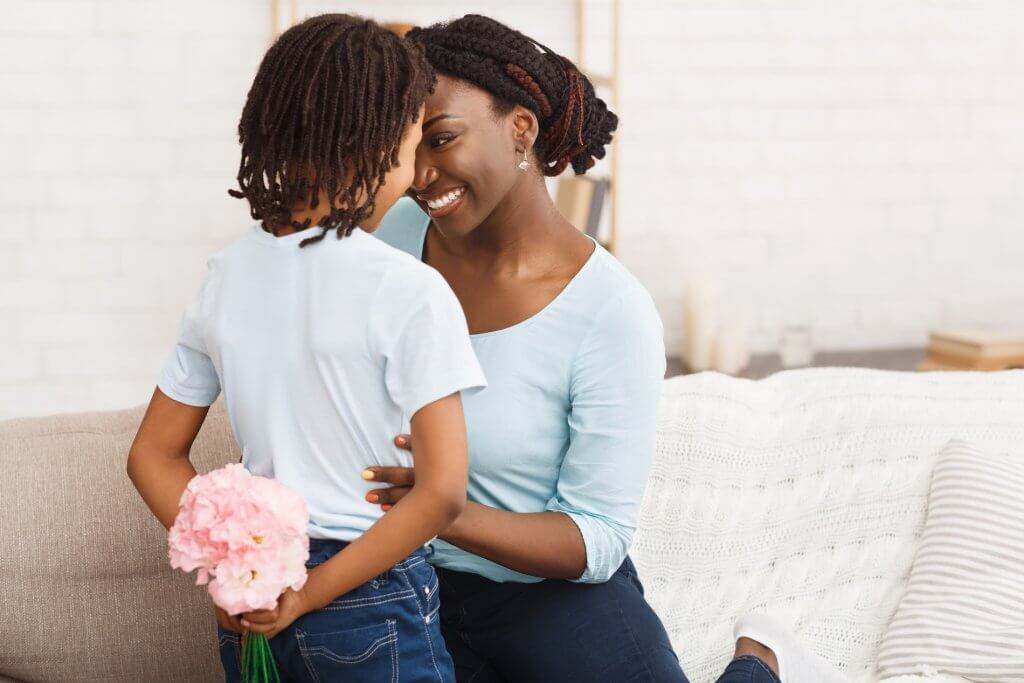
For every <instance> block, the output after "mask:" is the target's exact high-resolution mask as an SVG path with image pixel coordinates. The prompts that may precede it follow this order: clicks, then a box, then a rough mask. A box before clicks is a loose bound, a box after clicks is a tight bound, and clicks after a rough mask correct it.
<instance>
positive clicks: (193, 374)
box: [157, 260, 221, 407]
mask: <svg viewBox="0 0 1024 683" xmlns="http://www.w3.org/2000/svg"><path fill="white" fill-rule="evenodd" d="M215 269H216V267H215V263H214V261H213V260H211V261H210V262H209V266H208V269H207V273H206V277H205V278H204V280H203V284H202V286H201V287H200V288H199V293H198V294H197V295H196V297H195V298H194V299H193V300H192V302H191V303H189V305H188V307H187V308H186V309H185V313H184V315H183V316H182V317H181V322H180V324H179V325H178V338H177V342H176V343H175V345H174V349H173V350H172V351H171V353H170V356H168V358H167V361H166V362H165V363H164V368H163V371H162V372H161V373H160V379H159V381H158V382H157V387H159V389H160V391H162V392H163V393H164V394H166V395H167V396H170V397H171V398H173V399H174V400H175V401H178V402H179V403H184V404H186V405H190V406H197V407H202V406H209V405H212V404H213V402H214V401H216V400H217V397H218V396H219V395H220V390H221V385H220V378H219V377H218V375H217V368H216V367H215V366H214V363H213V360H212V359H211V358H210V355H209V352H208V350H207V347H206V340H205V336H204V333H203V330H204V324H203V321H204V317H203V313H204V310H205V309H207V308H208V306H207V305H205V298H206V297H207V296H209V293H210V290H211V283H212V280H213V279H214V276H215V272H214V271H215Z"/></svg>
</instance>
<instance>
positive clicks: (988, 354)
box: [928, 329, 1024, 360]
mask: <svg viewBox="0 0 1024 683" xmlns="http://www.w3.org/2000/svg"><path fill="white" fill-rule="evenodd" d="M928 350H929V351H934V352H936V353H940V354H942V355H944V356H950V357H959V358H966V359H974V358H999V359H1004V360H1005V359H1007V358H1017V357H1024V337H1015V336H1011V335H1006V334H999V333H997V332H989V331H987V330H977V329H954V330H936V331H933V332H931V333H929V335H928Z"/></svg>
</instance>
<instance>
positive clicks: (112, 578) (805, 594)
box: [0, 368, 1024, 683]
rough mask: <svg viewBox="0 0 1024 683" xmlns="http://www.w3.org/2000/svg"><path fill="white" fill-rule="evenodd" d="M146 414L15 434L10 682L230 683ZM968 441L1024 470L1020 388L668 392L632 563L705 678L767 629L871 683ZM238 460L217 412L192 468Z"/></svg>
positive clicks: (845, 380)
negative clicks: (157, 513) (153, 467)
mask: <svg viewBox="0 0 1024 683" xmlns="http://www.w3.org/2000/svg"><path fill="white" fill-rule="evenodd" d="M144 409H145V408H144V406H138V407H134V408H129V409H126V410H119V411H109V412H93V413H81V414H64V415H52V416H46V417H33V418H20V419H14V420H7V421H5V422H0V463H2V464H3V467H4V471H5V476H4V477H2V478H0V544H2V545H0V615H2V621H0V624H2V631H0V633H2V637H0V681H6V682H11V681H40V682H42V681H71V680H74V681H147V682H159V681H197V682H201V681H217V680H221V679H222V674H221V671H220V665H219V662H218V657H217V647H216V635H215V622H214V619H213V610H212V607H211V604H210V601H209V598H208V597H207V596H206V595H205V592H204V591H203V590H202V589H200V588H197V587H195V586H194V585H193V579H191V578H190V577H188V576H186V575H184V574H183V573H181V572H177V571H172V570H171V569H170V567H169V565H168V562H167V551H166V533H165V531H164V529H163V527H162V526H160V524H159V523H158V522H157V521H156V519H155V518H153V517H152V515H151V514H150V512H149V510H148V508H146V506H145V504H144V503H143V502H142V500H141V499H140V498H139V496H138V494H137V493H136V491H135V489H134V488H133V486H132V484H131V482H130V481H129V480H128V478H127V476H126V475H125V457H126V454H127V452H128V448H129V446H130V444H131V441H132V438H133V437H134V435H135V431H136V429H137V428H138V424H139V422H140V420H141V417H142V414H143V412H144ZM951 438H962V439H967V440H970V441H971V442H973V443H977V444H979V445H983V446H986V447H988V448H990V449H992V450H996V451H999V452H1013V453H1015V454H1016V456H1020V455H1021V454H1022V453H1024V448H1022V446H1024V370H1007V371H1002V372H995V373H979V372H947V373H902V372H889V371H880V370H867V369H857V368H809V369H801V370H790V371H785V372H781V373H777V374H775V375H772V376H771V377H768V378H766V379H762V380H757V381H755V380H746V379H738V378H733V377H728V376H725V375H721V374H718V373H713V372H705V373H700V374H697V375H689V376H684V377H678V378H673V379H669V380H666V382H665V385H664V391H663V397H662V401H661V405H660V415H659V422H658V441H657V453H656V456H655V462H654V466H653V469H652V472H651V477H650V481H649V484H648V489H647V492H646V495H645V498H644V503H643V507H642V512H641V519H640V525H639V529H638V531H637V534H636V538H635V542H634V546H633V549H632V555H633V558H634V560H635V561H636V564H637V566H638V569H639V572H640V576H641V578H642V580H643V581H644V584H645V587H646V589H647V595H648V598H649V600H650V601H651V603H652V605H653V606H654V608H655V609H656V610H657V611H658V613H659V614H660V615H661V617H662V619H663V620H664V622H665V625H666V627H667V629H668V631H669V633H670V635H671V637H672V641H673V644H674V646H675V648H676V650H677V652H678V653H679V656H680V660H681V661H682V663H683V665H684V668H685V670H686V672H687V674H688V676H689V677H690V679H691V680H692V681H695V682H696V683H705V682H710V681H713V680H714V679H715V677H716V676H717V674H718V673H720V672H721V670H722V669H723V668H724V666H725V664H726V663H727V661H728V659H729V657H730V655H731V653H732V647H733V643H732V632H731V627H732V623H733V621H734V620H735V619H736V617H738V616H739V615H741V614H744V613H748V612H763V613H767V614H771V615H773V616H775V617H776V618H777V619H779V620H781V621H783V622H784V623H785V624H786V625H788V626H789V627H790V628H791V629H792V630H793V631H794V632H795V633H796V634H797V635H798V637H799V638H800V639H801V640H802V641H803V642H804V643H805V644H807V645H808V646H809V647H810V648H811V649H813V650H814V651H816V652H818V653H819V654H820V655H822V656H823V657H825V658H826V659H827V660H829V661H831V662H833V663H834V664H835V665H836V666H837V668H839V669H840V670H841V671H843V672H845V673H846V674H847V675H848V676H849V677H850V679H851V680H853V681H870V680H874V679H875V671H874V658H875V655H876V653H877V651H878V648H879V645H880V642H881V640H882V638H883V635H884V633H885V629H886V626H887V623H888V621H889V619H890V618H891V617H892V614H893V613H894V611H895V609H896V606H897V603H898V601H899V599H900V596H901V594H902V589H903V587H904V585H905V583H906V580H907V576H908V574H909V571H910V566H911V563H912V560H913V557H914V549H915V545H916V542H917V539H918V536H919V535H920V531H921V527H922V524H923V521H924V515H925V511H926V506H927V493H928V483H929V477H930V466H931V464H932V463H933V461H934V458H935V456H936V454H937V453H938V452H939V450H940V449H941V448H942V446H943V445H944V444H945V443H946V442H947V441H949V440H950V439H951ZM238 459H239V450H238V447H237V445H236V444H235V441H234V438H233V436H232V432H231V428H230V425H229V422H228V419H227V415H226V413H225V410H224V406H223V404H222V402H218V403H217V404H215V405H214V406H213V407H212V408H211V410H210V413H209V416H208V418H207V421H206V423H205V424H204V426H203V428H202V431H201V432H200V434H199V436H198V438H197V439H196V441H195V443H194V445H193V448H192V461H193V463H194V464H195V466H196V469H197V470H198V471H200V472H205V471H209V470H211V469H215V468H217V467H220V466H222V465H224V464H227V463H229V462H237V461H238ZM922 680H924V679H922Z"/></svg>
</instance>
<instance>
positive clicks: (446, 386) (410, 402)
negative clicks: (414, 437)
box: [373, 263, 487, 419]
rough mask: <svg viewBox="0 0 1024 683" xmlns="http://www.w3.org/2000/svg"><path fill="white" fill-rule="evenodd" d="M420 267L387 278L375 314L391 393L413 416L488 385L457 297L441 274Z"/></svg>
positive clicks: (386, 380) (374, 325)
mask: <svg viewBox="0 0 1024 683" xmlns="http://www.w3.org/2000/svg"><path fill="white" fill-rule="evenodd" d="M416 266H417V267H416V268H401V269H399V272H397V273H393V274H392V277H389V278H388V280H387V283H388V284H387V286H383V287H381V289H380V291H379V292H378V295H377V297H376V301H375V308H374V316H373V334H374V337H375V338H376V339H377V340H378V343H379V344H380V348H381V350H382V354H383V356H384V381H385V384H386V385H387V391H388V394H389V395H390V396H391V400H393V401H394V402H395V404H396V405H397V406H399V407H400V408H401V409H402V412H403V413H404V414H405V415H406V416H407V417H408V419H412V416H413V415H415V414H416V411H418V410H419V409H420V408H422V407H423V406H425V405H427V404H429V403H433V402H434V401H437V400H439V399H442V398H444V397H445V396H449V395H451V394H454V393H456V392H459V391H469V390H476V389H481V388H483V387H485V386H486V385H487V380H486V379H485V378H484V373H483V370H481V369H480V364H479V362H478V361H477V358H476V353H475V352H474V351H473V345H472V343H471V342H470V339H469V329H468V327H467V326H466V317H465V315H464V314H463V312H462V306H461V305H460V304H459V301H458V299H456V298H455V294H454V293H453V292H452V290H451V288H450V287H448V283H447V282H445V281H444V278H443V277H441V275H440V273H438V272H437V271H435V270H433V269H432V268H430V267H428V266H424V265H422V264H419V263H416Z"/></svg>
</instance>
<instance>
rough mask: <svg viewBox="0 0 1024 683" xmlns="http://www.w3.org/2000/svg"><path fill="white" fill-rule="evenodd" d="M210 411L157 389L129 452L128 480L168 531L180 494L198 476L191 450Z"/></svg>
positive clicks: (175, 515)
mask: <svg viewBox="0 0 1024 683" xmlns="http://www.w3.org/2000/svg"><path fill="white" fill-rule="evenodd" d="M209 410H210V407H209V406H190V405H186V404H184V403H179V402H178V401H175V400H174V399H172V398H169V397H168V396H167V395H165V394H164V393H163V392H162V391H160V390H159V389H156V390H154V391H153V397H152V398H151V399H150V401H149V407H147V408H146V414H145V415H143V417H142V423H141V424H140V425H139V431H138V432H137V433H136V434H135V440H134V441H132V445H131V448H130V449H129V451H128V477H129V479H131V480H132V483H133V484H135V488H136V489H138V491H139V493H140V494H141V495H142V499H143V500H144V501H146V505H148V506H149V509H150V510H152V511H153V514H154V515H156V518H157V519H158V520H160V523H161V524H163V525H164V528H166V529H170V528H171V527H172V526H173V525H174V519H175V517H177V516H178V501H179V500H181V494H182V493H183V492H184V491H185V488H186V487H187V486H188V482H189V481H190V480H191V479H192V478H193V477H194V476H196V469H195V467H193V466H192V461H190V460H189V458H188V456H189V450H190V449H191V448H192V442H193V441H195V439H196V435H198V434H199V428H200V427H202V426H203V420H205V419H206V414H207V413H208V412H209Z"/></svg>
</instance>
